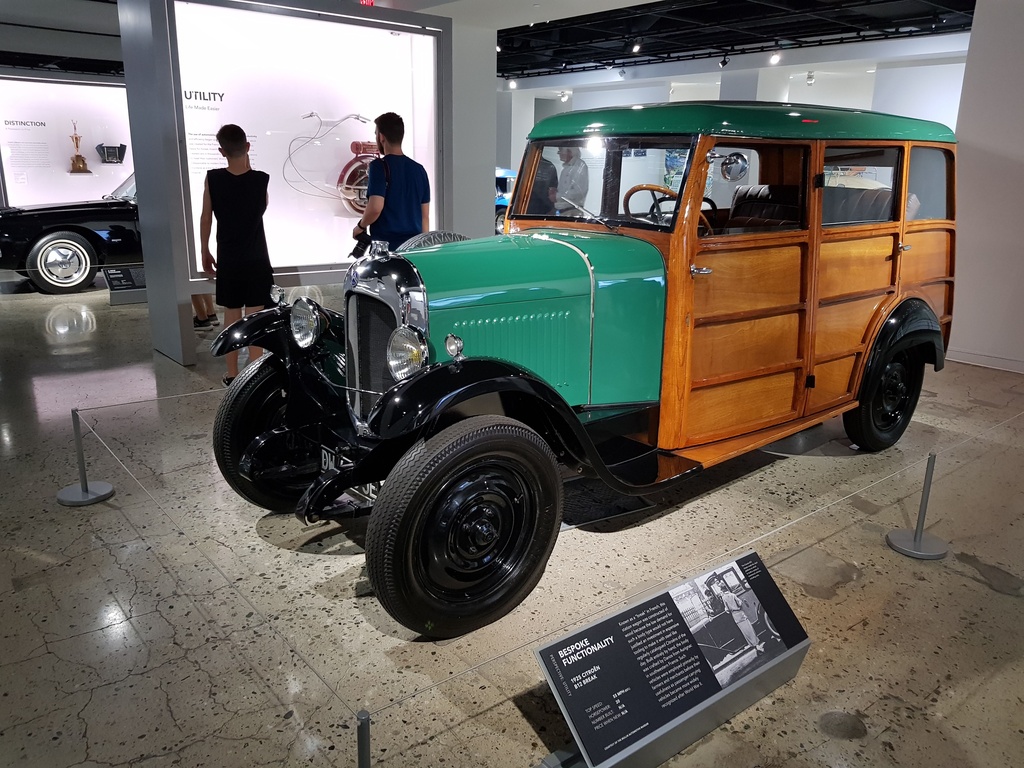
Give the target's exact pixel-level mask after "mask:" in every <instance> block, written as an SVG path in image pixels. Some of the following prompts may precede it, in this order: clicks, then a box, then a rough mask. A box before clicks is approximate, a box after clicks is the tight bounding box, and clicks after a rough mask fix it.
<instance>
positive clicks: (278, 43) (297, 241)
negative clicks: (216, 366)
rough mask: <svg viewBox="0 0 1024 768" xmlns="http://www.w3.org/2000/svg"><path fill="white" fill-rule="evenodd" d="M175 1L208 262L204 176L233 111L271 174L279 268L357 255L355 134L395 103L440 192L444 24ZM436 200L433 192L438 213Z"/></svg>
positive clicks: (359, 136)
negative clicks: (417, 25)
mask: <svg viewBox="0 0 1024 768" xmlns="http://www.w3.org/2000/svg"><path fill="white" fill-rule="evenodd" d="M174 13H175V28H176V39H177V48H178V72H179V76H180V84H181V104H182V111H183V120H184V129H185V144H186V158H187V173H186V179H185V182H186V186H187V189H188V190H189V192H188V195H189V199H190V202H191V205H192V224H193V229H194V238H193V239H194V243H193V245H194V251H193V253H192V254H191V257H192V262H193V269H194V270H196V272H198V271H199V269H200V249H199V223H198V217H199V214H200V212H201V210H202V197H203V181H204V178H205V176H206V172H207V170H209V169H210V168H218V167H223V166H225V165H226V162H225V160H224V158H223V157H221V155H220V154H219V152H218V151H217V142H216V139H215V134H216V132H217V130H218V129H219V128H220V126H221V125H224V124H226V123H235V124H237V125H240V126H241V127H242V128H243V129H244V130H245V131H246V134H247V135H248V137H249V141H250V143H251V145H252V146H251V150H250V159H251V163H252V167H253V168H255V169H257V170H261V171H266V172H267V173H269V174H270V191H269V195H270V204H269V207H268V208H267V212H266V214H265V216H264V225H265V228H266V232H267V242H268V245H269V249H270V257H271V261H272V263H273V265H274V267H275V269H277V268H281V267H298V266H317V265H336V264H340V263H345V262H347V261H348V254H349V253H350V252H351V250H352V246H353V244H354V243H353V241H352V228H353V227H354V226H355V223H356V221H357V217H358V213H355V212H353V210H352V209H351V208H350V207H346V205H345V204H344V202H343V199H342V194H343V193H342V191H341V190H339V188H338V181H339V177H340V176H341V175H342V172H343V171H344V170H345V169H346V167H347V166H348V165H349V164H350V163H351V161H352V160H353V159H355V157H356V155H355V154H354V153H353V150H352V143H353V142H373V139H374V130H373V123H372V120H373V118H375V117H376V116H378V115H380V114H381V113H383V112H397V113H398V114H399V115H401V116H402V118H403V119H404V121H405V131H406V133H405V140H404V142H403V150H404V152H405V153H406V154H407V155H409V156H410V157H412V158H413V159H414V160H416V161H417V162H419V163H421V164H423V166H424V167H425V168H426V170H427V175H428V177H429V179H430V181H431V199H432V201H433V200H434V197H435V195H436V185H435V179H436V175H435V160H436V156H437V152H436V135H435V134H436V110H435V104H436V75H435V73H436V56H437V54H436V39H435V38H434V37H433V36H432V35H429V34H423V33H417V32H416V31H412V30H410V29H408V28H405V27H403V28H396V29H394V30H392V29H379V28H374V27H367V26H360V25H355V24H349V23H343V22H340V21H331V20H316V19H310V18H305V17H299V16H287V15H283V14H279V13H266V12H260V11H252V10H239V9H235V8H222V7H219V6H210V5H203V4H201V3H189V2H176V3H175V5H174ZM326 18H327V19H329V18H330V17H326ZM356 114H358V115H360V116H362V117H365V118H367V119H368V120H369V121H370V122H369V124H367V123H365V122H361V121H360V120H358V119H356V118H355V117H349V116H350V115H356ZM435 212H436V206H435V205H433V204H432V206H431V219H432V221H433V220H434V216H435ZM214 243H215V235H214V237H213V238H211V245H213V244H214ZM215 255H216V253H215Z"/></svg>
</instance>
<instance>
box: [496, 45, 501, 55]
mask: <svg viewBox="0 0 1024 768" xmlns="http://www.w3.org/2000/svg"><path fill="white" fill-rule="evenodd" d="M494 52H495V53H501V46H500V45H496V46H494Z"/></svg>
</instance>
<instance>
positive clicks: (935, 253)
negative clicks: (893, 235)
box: [901, 229, 953, 286]
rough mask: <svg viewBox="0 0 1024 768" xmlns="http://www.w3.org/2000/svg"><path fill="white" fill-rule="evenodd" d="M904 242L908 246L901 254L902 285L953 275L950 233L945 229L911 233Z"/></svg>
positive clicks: (951, 238)
mask: <svg viewBox="0 0 1024 768" xmlns="http://www.w3.org/2000/svg"><path fill="white" fill-rule="evenodd" d="M904 240H905V244H906V245H908V246H910V248H909V250H907V251H904V253H903V266H902V275H901V277H902V280H903V284H904V285H906V286H909V285H910V284H913V283H923V282H927V281H929V280H934V279H936V278H941V277H948V276H950V275H952V274H953V255H952V240H953V234H952V232H950V231H949V230H945V229H943V230H930V231H926V232H912V233H908V234H907V236H906V237H905V238H904Z"/></svg>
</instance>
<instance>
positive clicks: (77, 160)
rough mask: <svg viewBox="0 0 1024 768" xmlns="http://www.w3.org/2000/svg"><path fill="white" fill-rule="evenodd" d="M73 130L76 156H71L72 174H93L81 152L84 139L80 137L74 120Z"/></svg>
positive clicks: (72, 141) (72, 139)
mask: <svg viewBox="0 0 1024 768" xmlns="http://www.w3.org/2000/svg"><path fill="white" fill-rule="evenodd" d="M71 130H72V133H71V143H72V144H74V145H75V154H73V155H72V156H71V173H92V171H90V170H89V166H88V164H87V163H86V162H85V157H83V156H82V153H81V151H80V149H81V146H82V137H81V136H79V135H78V123H76V122H75V121H74V120H72V121H71Z"/></svg>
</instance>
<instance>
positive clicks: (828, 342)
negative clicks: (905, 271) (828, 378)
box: [814, 294, 887, 373]
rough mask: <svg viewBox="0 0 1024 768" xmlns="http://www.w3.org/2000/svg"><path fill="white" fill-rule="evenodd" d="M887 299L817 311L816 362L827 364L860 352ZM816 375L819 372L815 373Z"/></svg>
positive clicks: (875, 297)
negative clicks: (839, 356)
mask: <svg viewBox="0 0 1024 768" xmlns="http://www.w3.org/2000/svg"><path fill="white" fill-rule="evenodd" d="M886 298H887V296H886V295H885V294H880V295H878V296H868V297H866V298H863V299H860V300H859V301H844V302H842V303H840V304H831V305H828V306H824V307H821V308H819V309H818V317H817V324H818V326H817V333H816V334H815V337H814V342H815V343H814V359H815V361H818V360H827V359H829V358H834V357H836V356H838V355H842V354H843V353H847V352H850V351H851V350H855V349H858V348H860V347H861V346H862V345H863V344H864V337H865V336H866V335H867V330H868V325H869V324H870V323H871V320H872V318H873V317H875V314H876V313H877V312H878V308H879V307H880V306H881V305H882V304H883V303H884V302H885V300H886ZM815 373H817V369H815Z"/></svg>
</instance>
